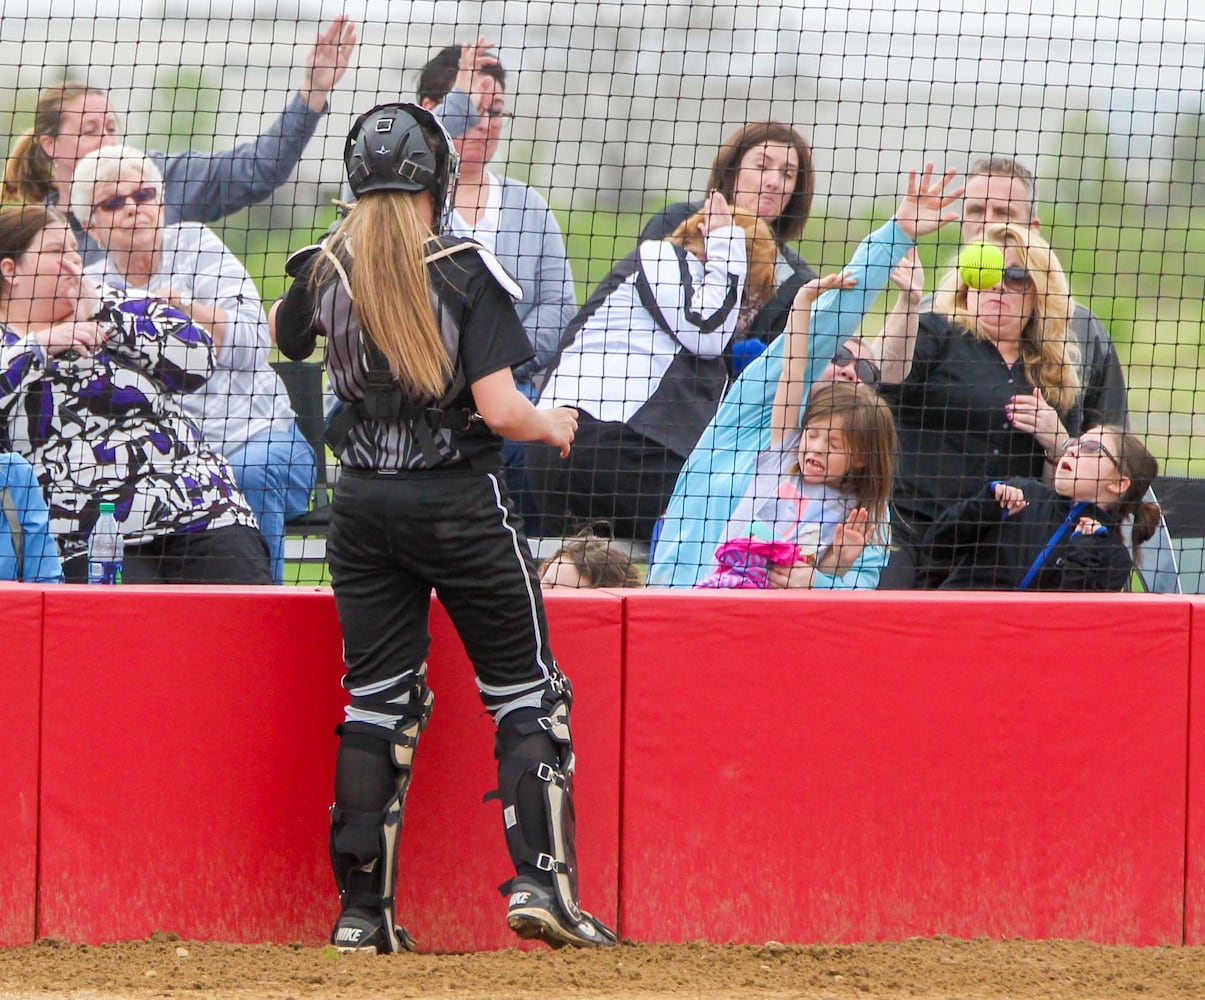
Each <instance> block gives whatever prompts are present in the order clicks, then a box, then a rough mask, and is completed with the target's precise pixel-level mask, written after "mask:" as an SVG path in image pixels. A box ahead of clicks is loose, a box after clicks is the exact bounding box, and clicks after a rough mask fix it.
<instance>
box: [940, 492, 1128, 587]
mask: <svg viewBox="0 0 1205 1000" xmlns="http://www.w3.org/2000/svg"><path fill="white" fill-rule="evenodd" d="M1007 482H1008V485H1010V486H1019V487H1020V488H1021V489H1022V490H1023V491H1024V493H1025V499H1026V500H1027V501H1028V502H1029V504H1028V506H1027V507H1026V508H1025V509H1024V510H1022V511H1020V512H1019V513H1016V514H1009V515H1008V516H1007V517H1005V516H1004V510H1003V508H1002V507H1001V506H1000V502H999V501H998V500H997V499H996V496H995V487H996V484H995V482H991V483H988V484H986V485H985V486H984V487H983V488H982V489H981V490H980V491H979V492H978V493H976V494H975V495H974V496H972V497H968V498H967V499H966V500H963V501H962V502H961V503H958V504H955V505H954V506H953V507H950V508H949V509H948V510H946V511H945V512H944V513H943V514H942V515H941V517H939V518H938V519H937V521H935V522H934V523H933V525H932V527H931V528H930V529H929V532H928V534H927V535H926V537H925V544H924V547H923V549H922V562H921V574H922V578H923V579H924V581H925V584H926V586H929V587H939V588H941V589H945V590H1017V589H1018V588H1019V587H1020V585H1021V582H1022V581H1023V580H1024V579H1025V577H1026V575H1027V574H1028V573H1029V571H1030V569H1031V567H1033V566H1034V564H1035V562H1036V561H1037V560H1038V559H1039V557H1040V556H1041V555H1042V552H1043V550H1044V549H1046V548H1047V546H1049V547H1050V550H1049V552H1047V553H1046V556H1045V558H1044V559H1043V560H1042V562H1041V564H1040V566H1039V568H1038V570H1037V574H1036V576H1034V577H1033V579H1032V581H1031V582H1030V583H1029V585H1028V586H1027V587H1026V588H1025V589H1026V590H1070V591H1119V590H1122V589H1123V588H1124V587H1125V586H1126V584H1127V582H1128V581H1129V578H1130V572H1131V570H1132V569H1133V560H1132V559H1131V557H1130V552H1129V549H1127V548H1126V544H1125V542H1124V541H1123V540H1122V537H1121V534H1120V532H1119V531H1118V529H1117V522H1116V520H1115V519H1114V518H1113V516H1112V515H1111V514H1109V513H1108V512H1107V511H1104V510H1102V509H1101V508H1100V507H1097V506H1096V505H1095V504H1092V503H1087V504H1083V505H1077V504H1074V503H1072V501H1071V500H1069V499H1067V498H1066V497H1063V496H1060V495H1059V494H1057V493H1055V492H1054V490H1052V489H1050V487H1048V486H1046V485H1045V484H1043V483H1041V482H1038V481H1037V480H1035V479H1010V480H1007ZM1081 517H1087V518H1091V519H1092V520H1094V521H1097V522H1099V523H1100V525H1101V530H1100V531H1098V532H1096V533H1093V534H1087V535H1085V534H1081V533H1080V532H1078V531H1076V530H1075V529H1076V525H1077V524H1078V522H1079V519H1080V518H1081ZM1064 524H1066V528H1065V530H1061V529H1063V528H1064Z"/></svg>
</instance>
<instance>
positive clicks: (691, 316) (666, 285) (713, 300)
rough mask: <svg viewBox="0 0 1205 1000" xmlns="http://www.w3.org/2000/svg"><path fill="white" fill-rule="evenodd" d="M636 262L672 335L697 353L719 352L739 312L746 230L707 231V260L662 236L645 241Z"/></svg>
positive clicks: (730, 332)
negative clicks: (700, 258)
mask: <svg viewBox="0 0 1205 1000" xmlns="http://www.w3.org/2000/svg"><path fill="white" fill-rule="evenodd" d="M639 263H640V267H641V270H642V271H643V273H644V277H645V278H646V279H647V281H648V287H649V289H650V290H651V291H652V295H653V298H654V299H655V301H656V305H657V308H658V309H659V311H660V315H661V318H662V319H663V320H664V322H665V325H666V326H667V327H668V328H669V331H670V332H671V333H672V334H673V336H674V337H675V339H676V340H677V341H678V342H679V343H680V344H681V345H682V346H683V347H684V348H685V349H686V350H688V351H690V352H691V353H692V354H698V355H700V356H701V357H705V358H715V357H719V356H720V355H721V354H723V353H724V348H725V347H726V346H727V345H728V341H729V340H731V339H732V335H733V333H735V332H736V323H737V320H738V319H739V318H740V313H741V299H742V296H743V293H744V283H745V268H746V265H745V233H744V231H743V230H741V229H738V228H737V227H735V226H725V227H723V228H721V229H717V230H716V231H715V232H713V233H711V234H709V235H708V237H707V260H706V261H705V262H704V261H701V260H699V259H698V258H697V257H696V256H694V254H691V253H688V252H687V251H685V250H683V249H682V248H681V247H678V246H676V245H674V244H672V243H669V242H668V241H666V240H648V241H646V242H644V243H641V244H640V260H639ZM638 280H639V278H638Z"/></svg>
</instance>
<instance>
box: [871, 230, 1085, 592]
mask: <svg viewBox="0 0 1205 1000" xmlns="http://www.w3.org/2000/svg"><path fill="white" fill-rule="evenodd" d="M983 239H984V240H986V241H987V242H989V243H995V244H996V245H998V246H999V247H1000V248H1001V249H1002V250H1003V251H1004V264H1005V266H1004V270H1003V273H1002V275H1001V277H1000V280H999V281H998V282H996V284H994V285H992V286H991V287H989V288H971V287H969V286H968V285H967V283H966V281H965V279H964V278H963V277H962V275H961V274H960V273H959V272H958V270H957V269H956V268H955V269H952V270H951V271H950V272H949V273H947V274H946V275H945V277H944V278H943V280H942V281H941V283H940V284H939V288H938V292H937V295H936V296H935V297H934V300H933V311H932V312H931V313H929V314H926V315H923V316H921V318H920V325H919V331H918V334H917V342H916V350H915V352H914V355H913V361H912V365H911V369H910V370H909V371H906V373H904V377H903V380H902V381H900V382H898V384H894V385H892V384H886V383H885V384H883V385H882V386H881V391H882V392H883V395H884V397H885V398H886V399H887V400H888V402H890V403H891V404H892V407H893V409H894V410H895V414H896V421H897V425H898V430H899V436H900V461H899V466H898V472H897V476H896V488H895V496H894V500H893V504H892V529H893V536H894V542H895V546H896V547H895V551H893V553H892V556H891V562H890V563H889V564H888V566H887V568H886V569H885V570H884V572H883V577H882V581H881V582H880V587H882V588H886V589H908V588H910V587H912V586H917V585H920V586H925V585H927V581H925V580H918V579H917V577H916V556H917V545H918V544H919V543H920V541H921V538H922V536H923V535H924V532H925V531H926V530H927V529H928V527H929V525H931V524H932V523H933V521H935V520H936V519H937V518H938V517H939V516H940V515H941V513H942V512H943V511H944V510H945V509H946V508H948V507H950V506H952V505H953V504H955V503H957V502H959V501H961V500H964V499H966V498H967V497H969V496H972V495H973V494H975V493H977V492H978V491H979V489H980V488H981V487H982V486H983V484H984V483H985V482H988V481H991V480H1004V479H1009V478H1014V477H1021V478H1029V479H1041V478H1042V477H1043V475H1045V476H1046V477H1047V478H1049V476H1050V471H1051V469H1053V466H1054V463H1055V461H1056V460H1057V454H1056V452H1057V449H1058V447H1059V444H1060V442H1062V441H1063V440H1065V439H1066V438H1068V437H1070V436H1073V435H1076V434H1078V433H1079V432H1080V430H1081V425H1082V422H1083V413H1082V409H1081V405H1080V401H1079V397H1080V382H1079V377H1078V375H1077V370H1078V369H1077V365H1076V360H1077V359H1076V352H1075V347H1074V345H1073V344H1072V343H1071V342H1069V340H1068V336H1067V322H1068V319H1069V317H1070V315H1071V311H1072V307H1073V302H1072V299H1071V293H1070V289H1069V285H1068V283H1067V276H1066V274H1065V272H1064V271H1063V267H1062V264H1061V263H1060V262H1059V259H1058V257H1057V255H1056V254H1055V253H1054V251H1053V250H1051V248H1050V245H1049V244H1048V243H1047V242H1046V241H1045V240H1043V239H1042V237H1041V236H1039V235H1038V234H1037V233H1036V232H1035V231H1034V230H1033V229H1032V228H1029V227H1024V226H1018V225H995V226H988V227H987V228H986V229H985V230H984V233H983Z"/></svg>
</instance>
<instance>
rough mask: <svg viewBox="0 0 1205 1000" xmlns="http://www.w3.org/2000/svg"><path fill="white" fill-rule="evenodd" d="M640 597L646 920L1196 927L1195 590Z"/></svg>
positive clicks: (728, 936)
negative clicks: (1187, 855) (1190, 770)
mask: <svg viewBox="0 0 1205 1000" xmlns="http://www.w3.org/2000/svg"><path fill="white" fill-rule="evenodd" d="M625 611H626V625H627V647H626V658H625V675H626V686H625V716H624V728H625V744H624V785H623V788H624V799H623V816H624V825H623V842H622V857H623V871H622V875H621V884H620V894H621V900H622V912H621V920H622V923H623V927H624V933H625V934H626V935H628V936H631V937H634V938H637V939H640V940H646V941H684V940H693V939H699V938H703V939H707V940H711V941H727V940H733V941H750V942H757V941H765V940H769V939H777V940H788V941H854V940H860V939H891V938H902V937H907V936H910V935H931V934H951V935H956V936H959V937H972V936H977V935H991V936H1014V935H1021V936H1025V937H1033V938H1043V937H1070V938H1086V939H1092V940H1098V941H1105V942H1110V941H1127V942H1133V943H1158V942H1178V941H1180V940H1181V932H1182V926H1183V924H1182V920H1183V906H1182V900H1183V878H1184V871H1183V839H1184V829H1185V802H1184V799H1185V773H1184V759H1185V757H1184V747H1185V743H1186V725H1187V719H1186V706H1187V663H1188V642H1189V614H1188V611H1189V609H1188V606H1187V604H1186V603H1184V602H1182V601H1176V600H1168V601H1160V599H1158V598H1149V599H1144V600H1135V599H1133V598H1128V597H1125V596H1123V595H1119V596H1118V597H1117V598H1116V599H1112V598H1110V597H1106V598H1087V597H1070V596H1069V597H1065V598H1060V597H1055V598H1050V599H1047V598H1045V597H1043V598H1042V599H1040V600H1035V599H1034V598H1033V597H1030V596H1028V595H1001V596H991V595H959V596H947V595H941V596H937V595H932V596H931V597H930V595H916V596H909V597H907V598H905V597H900V596H893V595H889V594H885V593H884V594H859V595H852V596H851V595H835V594H809V595H806V596H802V595H788V594H761V593H733V594H698V593H693V594H680V593H674V592H661V593H658V592H652V591H650V592H646V593H643V594H638V595H633V596H632V597H630V598H629V599H628V601H627V602H626V607H625Z"/></svg>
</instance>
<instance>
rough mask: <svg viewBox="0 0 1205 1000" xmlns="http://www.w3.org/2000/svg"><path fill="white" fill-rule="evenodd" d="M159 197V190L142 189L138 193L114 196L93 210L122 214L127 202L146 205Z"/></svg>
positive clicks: (97, 204)
mask: <svg viewBox="0 0 1205 1000" xmlns="http://www.w3.org/2000/svg"><path fill="white" fill-rule="evenodd" d="M158 197H159V189H158V188H156V187H142V188H139V189H138V190H137V191H131V192H130V193H129V194H114V195H110V196H109V197H108V198H105V199H104V200H103V201H98V202H97V203H96V204H95V205H93V206H92V208H93V209H94V210H95V209H98V208H100V209H103V210H104V211H106V212H120V211H121V210H122V209H123V208H125V207H126V202H127V201H132V202H133V203H134V204H135V205H145V204H146V203H147V202H148V201H154V200H155V199H156V198H158Z"/></svg>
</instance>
